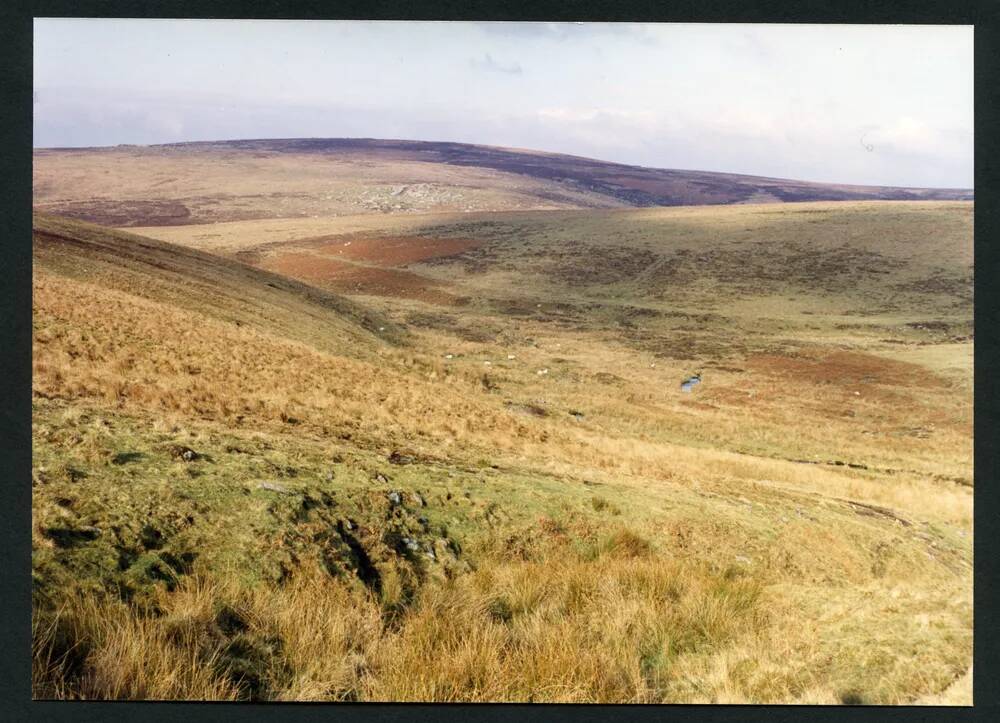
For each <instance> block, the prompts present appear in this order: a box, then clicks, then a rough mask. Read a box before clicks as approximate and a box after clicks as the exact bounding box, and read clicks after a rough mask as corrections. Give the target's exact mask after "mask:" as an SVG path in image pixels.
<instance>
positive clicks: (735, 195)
mask: <svg viewBox="0 0 1000 723" xmlns="http://www.w3.org/2000/svg"><path fill="white" fill-rule="evenodd" d="M293 159H298V160H297V161H296V162H297V163H299V165H298V166H294V165H291V164H292V162H293ZM111 162H113V166H107V165H106V164H108V163H111ZM102 164H105V165H104V166H103V167H102ZM225 164H231V165H233V166H234V167H236V166H240V168H239V169H238V170H236V171H234V173H235V175H236V176H237V177H238V179H239V181H240V183H241V184H242V185H243V186H244V187H245V186H247V185H248V184H251V185H252V184H258V187H257V188H255V189H254V191H253V193H246V194H244V195H243V196H242V197H243V198H244V199H246V202H245V203H234V204H230V205H229V206H226V208H225V209H224V210H223V209H221V208H215V209H208V208H207V206H208V205H211V204H212V203H216V202H217V201H220V199H221V195H220V192H224V193H223V194H222V195H225V196H226V199H225V200H226V202H227V203H228V201H232V200H233V199H235V198H237V197H238V196H239V194H234V193H233V192H232V191H231V189H230V188H228V186H227V184H226V183H225V179H220V181H219V182H217V183H216V184H215V186H214V188H213V189H212V192H213V193H212V194H211V195H210V194H208V193H207V192H208V190H209V189H208V188H205V186H206V184H207V181H206V179H205V173H206V169H209V170H210V171H211V173H219V172H220V170H219V169H221V168H223V167H224V166H225ZM35 165H36V175H35V203H36V206H37V207H38V208H39V209H41V210H45V211H48V212H52V213H59V214H62V215H67V216H71V217H75V218H80V219H82V220H88V221H94V222H97V223H104V224H106V225H113V226H130V225H139V226H141V225H146V226H152V225H177V224H191V223H206V222H212V221H220V220H240V219H250V218H271V217H278V216H281V215H282V214H284V216H292V217H294V216H307V215H343V214H349V213H368V212H373V211H374V212H383V213H386V212H395V211H410V212H428V211H505V210H527V209H572V208H621V207H650V206H703V205H720V204H742V203H788V202H796V201H863V200H891V201H928V200H945V201H958V200H962V201H970V200H973V199H974V193H973V191H972V190H971V189H956V188H911V187H899V186H861V185H849V184H831V183H817V182H810V181H798V180H791V179H782V178H770V177H764V176H748V175H741V174H735V173H718V172H710V171H691V170H677V169H665V168H647V167H644V166H634V165H627V164H622V163H612V162H608V161H600V160H595V159H591V158H582V157H579V156H570V155H564V154H558V153H547V152H541V151H529V150H522V149H511V148H499V147H494V146H484V145H472V144H466V143H445V142H430V141H407V140H385V139H372V138H297V139H256V140H229V141H196V142H187V143H169V144H162V145H152V146H131V145H129V146H124V145H123V146H115V147H107V148H76V149H36V150H35ZM70 165H71V166H72V167H73V169H74V170H75V171H77V172H79V171H83V172H84V173H87V174H90V175H92V177H93V178H94V181H95V182H96V183H98V184H100V183H103V182H104V181H103V180H102V179H100V178H99V177H98V175H97V174H102V175H104V176H105V178H108V177H110V178H117V179H118V180H119V181H120V182H121V186H120V187H118V186H116V187H115V188H114V192H113V193H110V192H108V191H106V190H104V189H100V192H96V193H95V192H91V191H93V189H88V188H86V187H84V188H81V187H80V184H79V183H76V182H73V181H71V180H70V179H69V178H68V177H67V175H66V174H65V173H63V171H64V169H65V168H67V167H69V166H70ZM290 166H291V167H292V168H293V169H295V170H299V169H301V175H298V176H296V175H295V173H294V172H292V173H290V172H289V169H290ZM98 169H99V170H98ZM272 171H273V173H272ZM310 174H311V175H310ZM331 182H336V183H339V184H340V186H339V187H338V188H337V189H336V193H333V194H331V191H330V188H331V186H330V183H331ZM352 183H353V184H354V186H353V188H352V187H350V184H352ZM391 184H399V185H398V187H397V189H396V190H390V189H386V188H385V187H386V186H389V185H391ZM415 184H425V185H427V186H432V188H429V189H427V188H424V189H420V191H419V192H417V193H411V192H410V191H411V190H412V189H408V187H410V186H414V185H415ZM198 186H201V187H202V188H203V190H202V192H201V193H195V192H194V191H193V190H192V189H194V188H195V187H198ZM380 186H381V188H380ZM373 189H374V190H373ZM449 189H452V190H453V191H454V193H449V192H447V191H449ZM373 194H374V195H373ZM265 196H266V197H270V198H277V197H279V196H284V197H286V198H287V200H286V201H285V202H284V203H283V204H277V206H276V207H275V208H272V209H263V208H262V207H261V204H260V202H259V201H260V199H262V198H264V197H265ZM376 196H377V198H376ZM110 198H113V199H115V200H114V204H116V205H115V206H114V207H113V208H112V204H110V203H109V202H108V201H107V199H110ZM136 204H138V205H136ZM216 205H218V204H216ZM222 205H225V204H222ZM279 206H280V208H279ZM250 209H252V210H250Z"/></svg>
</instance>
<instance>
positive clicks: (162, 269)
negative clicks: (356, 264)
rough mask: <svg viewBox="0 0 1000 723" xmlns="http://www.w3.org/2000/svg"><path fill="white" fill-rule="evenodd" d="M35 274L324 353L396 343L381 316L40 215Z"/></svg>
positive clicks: (312, 291)
mask: <svg viewBox="0 0 1000 723" xmlns="http://www.w3.org/2000/svg"><path fill="white" fill-rule="evenodd" d="M33 248H34V261H35V268H36V270H37V271H39V272H45V273H46V274H55V275H58V276H61V277H67V278H69V279H72V280H73V281H74V282H83V283H86V284H89V285H93V286H97V287H99V288H103V289H109V290H114V291H119V292H124V293H127V294H130V295H134V296H137V297H139V298H143V299H147V300H150V301H153V302H157V303H165V304H168V305H170V306H173V307H178V308H181V309H185V310H197V311H198V312H200V313H202V314H205V315H207V316H209V317H211V318H213V319H215V320H218V321H223V322H227V323H230V324H233V325H235V326H243V325H246V326H247V327H249V328H257V329H262V330H265V331H267V332H268V333H273V334H276V335H279V336H282V337H286V338H289V339H296V340H299V341H303V342H306V343H309V344H312V345H314V346H316V347H317V348H321V349H329V350H337V351H340V352H342V353H352V354H358V353H362V352H364V351H368V352H373V351H374V350H375V349H376V348H378V347H380V346H384V345H385V344H386V343H387V342H398V340H399V335H400V330H399V329H398V327H396V326H394V325H393V324H391V323H390V322H389V321H388V320H387V319H386V318H385V317H384V316H382V315H381V314H378V313H375V312H372V311H371V310H369V309H365V308H364V307H361V306H359V305H357V304H355V303H353V302H351V301H349V300H347V299H345V298H343V297H339V296H337V295H335V294H332V293H329V292H326V291H321V290H319V289H316V288H314V287H311V286H307V285H305V284H302V283H300V282H297V281H295V280H293V279H289V278H287V277H283V276H278V275H276V274H272V273H268V272H266V271H262V270H260V269H256V268H253V267H250V266H247V265H245V264H242V263H240V262H238V261H233V260H230V259H227V258H224V257H221V256H218V255H215V254H208V253H204V252H202V251H197V250H194V249H189V248H186V247H183V246H177V245H175V244H171V243H166V242H163V241H157V240H155V239H151V238H146V237H142V236H136V235H134V234H129V233H122V232H119V231H114V230H111V229H107V228H103V227H100V226H95V225H93V224H89V223H83V222H79V221H73V220H69V219H65V218H60V217H56V216H46V215H41V214H36V215H35V218H34V223H33Z"/></svg>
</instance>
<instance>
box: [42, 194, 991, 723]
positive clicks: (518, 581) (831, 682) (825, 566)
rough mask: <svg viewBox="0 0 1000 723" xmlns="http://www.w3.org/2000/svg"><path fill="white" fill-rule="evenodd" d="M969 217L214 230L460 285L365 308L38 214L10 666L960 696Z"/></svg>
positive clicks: (250, 678) (106, 691)
mask: <svg viewBox="0 0 1000 723" xmlns="http://www.w3.org/2000/svg"><path fill="white" fill-rule="evenodd" d="M901 206H905V209H903V208H900V207H901ZM709 211H717V212H719V213H717V214H713V213H709ZM775 211H780V212H781V213H779V214H777V215H771V214H772V213H773V212H775ZM696 212H697V213H696ZM970 212H971V209H970V207H969V204H943V205H940V206H938V205H932V204H927V205H926V206H925V205H923V204H895V205H889V204H878V203H875V204H865V205H859V206H858V207H856V208H855V207H846V208H843V209H842V208H840V207H839V206H838V207H837V208H825V209H824V208H821V207H818V206H817V207H810V206H803V205H795V206H788V207H785V208H779V209H775V208H774V207H773V206H766V207H757V208H752V207H740V208H725V209H655V210H631V211H627V212H626V211H610V212H609V211H591V212H580V211H577V212H572V213H568V214H562V213H559V214H552V216H551V217H549V216H548V215H546V218H545V219H544V220H543V219H540V218H538V216H539V215H540V214H525V215H524V216H523V217H521V216H520V215H514V216H512V215H511V214H498V217H497V218H492V219H490V218H484V217H483V218H476V219H474V221H472V222H469V223H465V222H463V217H461V216H459V217H453V218H450V219H441V218H438V219H436V220H435V221H434V222H433V223H432V224H428V225H423V224H421V223H419V219H418V218H417V217H416V216H414V217H412V218H413V219H414V220H416V221H418V223H416V225H415V226H410V227H406V228H402V229H396V230H395V231H394V234H395V235H394V237H393V238H386V237H385V235H384V234H380V233H379V232H378V230H377V229H369V231H368V232H366V233H365V234H356V233H355V232H352V234H353V235H351V236H348V237H345V238H319V239H317V238H311V239H310V238H304V239H303V238H299V237H297V236H295V237H294V238H292V239H291V240H290V241H286V242H282V243H279V244H277V245H273V246H267V247H265V248H256V247H255V246H254V245H253V244H248V245H246V246H243V247H242V248H243V250H244V251H249V252H254V253H260V258H259V259H258V262H260V263H262V264H271V263H276V264H277V265H278V266H280V267H282V268H284V264H285V262H287V261H288V259H289V258H293V259H296V260H297V261H298V262H301V263H299V264H297V265H294V267H293V269H292V270H296V269H298V270H303V269H304V270H306V271H307V272H308V273H307V274H304V276H308V277H310V278H313V277H316V278H318V280H317V281H316V283H320V284H323V285H329V286H330V288H337V287H339V285H340V284H341V283H342V281H343V277H341V276H337V277H336V278H333V279H332V280H324V279H323V278H322V275H323V274H322V272H324V271H326V270H328V269H329V268H335V269H339V268H340V267H339V266H333V265H327V266H324V265H323V264H322V263H321V260H322V257H323V256H324V255H327V256H330V257H333V256H336V257H338V258H343V263H344V264H345V265H351V266H357V268H359V269H368V270H372V269H375V270H378V269H382V270H386V271H396V272H407V273H412V274H414V275H417V272H419V274H420V275H426V277H427V278H431V277H433V279H434V280H435V281H436V282H437V283H440V284H442V287H441V288H443V289H446V290H450V291H449V293H451V291H454V290H455V289H461V294H458V293H454V294H452V295H453V296H454V297H455V298H454V299H452V300H450V301H448V304H447V306H442V304H441V302H442V301H443V300H442V299H440V298H429V299H423V298H414V297H412V296H405V297H404V296H400V295H392V294H390V293H389V292H393V291H394V290H393V289H390V288H387V287H385V285H384V284H383V282H382V281H380V282H379V283H380V284H383V286H382V287H379V288H376V289H372V288H363V289H361V294H362V295H363V296H364V297H365V303H366V304H371V305H372V308H374V309H376V310H381V311H382V313H384V314H385V318H390V319H392V320H395V321H396V326H393V325H392V324H390V323H389V322H385V321H382V317H380V316H378V313H377V311H363V310H362V309H361V308H360V307H355V305H354V304H348V302H345V301H343V300H341V299H339V298H338V297H335V296H331V295H329V294H327V293H325V292H322V291H318V290H315V289H311V288H310V287H308V286H305V285H304V284H302V283H297V282H293V281H291V280H288V279H284V278H282V277H280V276H276V275H274V274H271V273H268V272H266V271H261V270H257V269H252V268H249V267H247V266H245V265H243V264H241V263H238V262H236V261H234V260H231V259H230V260H227V259H224V258H221V257H215V256H210V255H207V254H205V253H203V252H197V251H191V250H189V249H185V248H181V247H178V246H172V245H170V244H167V243H159V242H156V241H152V240H149V239H144V238H142V237H138V236H134V235H131V234H124V233H119V232H112V231H109V230H107V229H102V228H98V227H95V226H88V225H85V224H80V223H75V222H69V221H65V220H59V219H53V218H44V217H38V218H36V234H35V244H34V258H35V265H34V269H33V318H32V322H33V358H32V364H33V377H32V391H33V407H32V455H33V465H32V503H33V504H32V574H33V603H34V606H35V608H34V616H33V639H34V645H33V650H34V656H35V657H34V664H33V689H34V693H35V695H36V696H39V697H59V698H74V697H82V698H89V699H94V698H183V699H191V698H207V699H232V698H237V699H244V700H348V701H359V700H371V701H379V700H381V701H385V700H396V701H401V700H421V701H428V700H436V701H460V700H466V701H470V700H471V701H529V700H533V701H537V702H540V701H577V702H585V701H591V702H594V701H600V702H618V701H621V702H692V703H697V702H799V703H839V702H844V703H858V702H861V703H907V702H912V701H914V700H925V699H927V698H928V696H932V697H934V698H933V699H935V700H938V701H939V702H943V701H946V700H954V698H952V694H951V693H949V692H948V691H949V690H950V688H951V686H953V685H956V680H960V679H961V678H962V676H964V675H965V674H966V672H967V671H968V669H969V664H970V661H971V650H972V537H973V528H972V501H973V499H972V498H973V494H972V488H971V485H972V463H971V443H972V436H971V421H972V393H971V392H972V390H971V349H972V341H971V338H969V335H970V333H971V323H970V319H971V299H970V298H969V297H968V292H969V289H970V287H971V278H970V276H969V271H970V269H969V265H970V264H971V241H970V240H971V213H970ZM574 214H575V216H574ZM608 214H619V215H618V216H617V217H616V218H615V219H614V220H613V221H612V220H611V219H610V217H609V216H608ZM373 218H379V219H385V218H388V217H382V216H378V217H373ZM817 219H822V220H823V223H822V224H818V225H817V224H814V223H813V222H814V221H815V220H817ZM257 223H258V224H263V225H264V226H265V227H266V228H265V229H263V231H266V230H267V229H269V228H271V224H273V225H274V227H276V228H278V227H281V228H284V222H277V221H274V222H257ZM187 228H188V229H197V227H193V226H191V227H187ZM747 229H749V230H747ZM819 229H824V230H819ZM613 232H617V235H616V233H613ZM233 233H234V235H235V236H236V237H241V236H242V235H243V231H240V230H237V231H234V232H233ZM324 233H326V234H329V230H326V231H319V232H318V234H319V235H320V236H322V235H323V234H324ZM852 233H853V234H856V237H854V238H853V240H851V238H850V237H851V234H852ZM265 236H266V234H265ZM888 236H891V237H892V238H891V239H888V240H886V241H884V242H880V243H876V242H875V239H876V238H882V237H888ZM286 238H287V237H286ZM802 238H806V239H809V240H810V242H811V244H812V246H813V247H814V248H815V250H816V252H817V254H816V256H815V258H816V259H817V260H818V262H820V263H819V268H818V270H817V271H816V274H817V276H818V278H817V279H812V280H811V279H810V278H809V272H810V264H809V258H808V257H803V253H804V252H803V250H802V249H801V248H798V247H797V246H796V245H795V244H793V243H789V241H793V240H796V239H802ZM348 243H349V245H348ZM709 243H710V244H711V247H712V249H713V251H712V252H710V251H709V250H708V249H705V248H702V247H703V246H704V245H705V244H709ZM864 247H868V250H869V254H868V255H863V254H862V255H859V253H860V251H861V250H863V248H864ZM747 249H756V250H758V251H760V252H761V254H762V257H763V259H764V261H766V263H760V264H757V263H751V262H748V259H749V261H752V260H753V254H749V255H748V253H747ZM935 249H939V250H938V251H937V253H935ZM341 251H343V253H341ZM683 251H690V252H691V254H689V255H683V254H681V252H683ZM942 251H947V255H946V258H947V260H946V261H939V260H938V256H940V255H941V252H942ZM438 252H444V253H445V255H443V256H437V255H435V254H437V253H438ZM452 252H457V255H452ZM782 254H784V256H783V255H782ZM654 255H659V256H662V257H663V259H665V263H663V264H661V265H656V266H654V267H653V270H654V271H655V270H657V269H659V272H657V273H647V272H646V270H647V269H649V267H650V265H651V264H650V261H651V260H655V259H652V257H653V256H654ZM698 256H704V258H703V259H700V258H698ZM581 259H585V263H582V262H581ZM335 260H336V259H335ZM380 264H382V265H384V266H380ZM394 264H395V266H394ZM879 265H882V266H885V267H886V268H888V269H890V270H891V271H892V274H891V275H890V276H888V277H886V278H885V279H882V280H881V283H880V280H879V279H876V278H874V277H871V271H872V269H873V268H874V267H876V266H879ZM404 267H405V268H404ZM511 267H516V268H515V269H514V270H513V271H512V270H511ZM671 268H674V269H675V273H668V272H669V271H670V269H671ZM774 268H779V269H789V270H790V271H791V272H792V273H790V274H785V275H784V276H782V275H778V274H775V273H774ZM876 270H877V269H876ZM633 272H635V273H634V274H633ZM661 272H662V273H661ZM338 274H339V271H338ZM876 276H878V275H877V274H876ZM786 277H787V278H786ZM380 278H383V279H384V278H385V277H380ZM395 278H399V277H395ZM699 279H700V280H699ZM364 280H365V279H362V281H364ZM354 281H355V282H356V281H357V279H356V278H355V280H354ZM887 285H889V286H896V285H901V286H905V288H902V287H901V288H898V289H890V291H895V292H897V297H898V298H888V297H885V296H883V294H882V291H883V287H885V286H887ZM453 287H454V288H453ZM713 289H715V290H716V292H717V293H715V294H714V296H713V294H712V290H713ZM809 289H812V290H813V291H814V294H815V296H816V299H815V300H810V298H809V294H808V293H804V292H806V291H807V290H809ZM376 292H378V293H376ZM379 294H385V295H379ZM459 296H462V297H465V299H464V300H460V299H459V298H458V297H459ZM661 296H662V298H661ZM708 301H713V302H714V304H715V305H714V307H713V308H711V309H708V310H700V309H699V308H698V307H699V306H703V305H705V303H706V302H708ZM866 312H871V313H869V314H868V315H865V314H866ZM237 322H239V323H237ZM380 326H381V327H384V329H385V331H382V330H380V328H379V327H380ZM397 326H398V327H399V328H400V329H401V331H399V332H396V333H398V334H399V337H398V338H400V339H403V336H402V335H403V334H405V335H406V336H405V344H398V345H395V344H392V343H382V342H380V340H379V339H380V338H381V337H382V336H383V334H388V333H390V332H395V330H396V328H397ZM404 327H405V328H404ZM373 330H374V331H373ZM699 369H700V370H702V371H703V382H702V384H701V385H700V386H699V387H697V388H696V389H695V390H694V391H693V392H692V393H690V394H685V393H682V392H680V390H679V389H678V381H679V380H680V379H682V378H684V376H685V375H688V374H690V373H692V372H694V371H696V370H699ZM956 687H957V688H959V689H960V690H959V691H958V692H959V697H958V700H963V701H964V700H966V698H964V697H962V695H961V690H964V689H963V688H962V686H961V684H960V683H959V684H957V686H956Z"/></svg>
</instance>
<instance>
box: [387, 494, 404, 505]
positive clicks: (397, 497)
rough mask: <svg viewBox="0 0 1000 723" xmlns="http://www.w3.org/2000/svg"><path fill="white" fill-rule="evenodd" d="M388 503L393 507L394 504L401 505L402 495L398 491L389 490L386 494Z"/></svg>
mask: <svg viewBox="0 0 1000 723" xmlns="http://www.w3.org/2000/svg"><path fill="white" fill-rule="evenodd" d="M388 498H389V503H390V504H391V505H392V506H393V507H395V506H396V505H401V504H402V503H403V496H402V495H401V494H399V492H390V493H389V494H388Z"/></svg>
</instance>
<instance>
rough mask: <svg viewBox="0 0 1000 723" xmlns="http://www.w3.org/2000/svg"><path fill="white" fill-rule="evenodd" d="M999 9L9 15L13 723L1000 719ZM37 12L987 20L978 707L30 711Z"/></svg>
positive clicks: (981, 69)
mask: <svg viewBox="0 0 1000 723" xmlns="http://www.w3.org/2000/svg"><path fill="white" fill-rule="evenodd" d="M998 11H1000V3H998V2H996V1H995V0H952V1H951V2H948V1H944V0H909V1H908V2H901V1H899V0H895V1H894V0H868V1H865V0H797V1H795V0H756V1H754V0H750V1H747V2H741V1H740V0H684V1H675V2H651V1H649V0H646V1H636V0H619V1H618V2H612V1H610V0H604V1H602V2H571V1H569V0H563V1H562V2H556V1H553V0H536V1H535V2H530V3H529V2H524V3H518V2H495V1H494V2H489V1H487V0H465V1H461V0H425V1H424V2H421V3H420V4H416V3H412V2H403V1H401V0H375V1H372V0H368V1H364V0H353V1H351V2H344V1H339V2H317V1H315V0H314V1H312V2H305V1H302V2H289V1H285V2H277V1H274V0H272V1H270V2H269V1H266V0H257V1H256V2H253V1H247V0H243V1H225V0H215V1H213V2H193V1H190V0H172V1H169V2H137V1H136V0H132V1H127V0H118V1H104V2H98V1H94V0H89V1H83V2H81V1H78V2H72V1H69V0H63V1H59V0H49V1H43V0H39V1H37V2H12V3H7V4H5V5H3V6H2V7H0V59H2V64H0V68H2V69H3V70H2V71H0V91H2V98H0V100H2V106H0V109H2V110H0V149H2V151H0V169H2V171H3V173H0V185H2V194H0V199H3V202H2V204H0V208H2V209H3V212H2V215H0V219H2V226H0V230H2V236H0V278H2V279H3V287H2V288H3V290H4V291H5V293H2V294H0V321H2V325H0V333H2V336H0V340H2V344H3V352H2V353H0V465H2V466H0V471H2V472H3V476H2V477H0V490H2V495H3V499H2V506H0V509H2V510H3V511H4V512H5V514H4V516H3V518H2V520H0V522H2V524H0V610H2V612H3V613H4V614H3V618H2V624H0V719H5V720H12V721H21V720H38V721H45V720H74V721H99V720H110V719H123V720H151V721H153V720H163V721H174V720H184V721H197V720H237V719H239V720H242V719H251V720H255V719H258V718H260V719H267V720H269V721H285V720H309V721H311V720H327V719H329V718H331V717H336V718H337V719H338V720H369V719H370V720H379V721H397V720H398V721H403V720H407V721H408V720H429V721H430V720H435V721H436V720H448V719H454V720H465V719H474V720H512V719H517V720H529V721H535V720H538V721H542V720H545V721H548V720H559V719H573V720H583V721H604V720H608V719H615V718H619V717H621V718H629V719H637V720H642V719H645V720H662V719H683V720H712V721H750V720H769V721H786V720H787V721H797V720H821V721H827V720H828V721H852V720H880V721H881V720H885V721H897V720H907V721H909V720H913V721H944V720H1000V706H998V696H997V685H996V684H995V683H994V682H993V681H994V680H995V679H996V678H997V676H998V675H1000V668H998V666H997V651H998V648H1000V645H998V637H1000V636H998V632H1000V625H998V619H1000V615H998V613H997V611H996V604H997V595H996V592H997V588H996V581H997V579H998V576H1000V565H998V557H997V552H998V551H997V546H996V543H997V531H998V525H1000V504H998V498H997V493H996V491H995V489H996V482H997V476H998V475H997V471H998V470H997V438H998V436H1000V424H998V407H997V398H998V395H997V391H998V382H997V381H994V379H993V376H994V375H993V373H992V370H993V369H994V368H995V367H996V365H997V363H998V362H1000V353H998V344H997V328H998V325H1000V314H998V304H997V299H998V291H997V284H996V283H994V279H996V277H997V273H998V271H1000V265H998V256H1000V233H998V230H1000V229H998V219H997V210H996V209H997V207H998V201H1000V199H998V197H997V195H998V194H997V190H998V186H1000V147H998V144H997V127H998V126H997V115H998V111H1000V80H998V74H997V65H998V61H1000V39H998V29H1000V26H998V19H1000V12H998ZM33 17H137V18H155V17H163V18H182V17H192V18H196V17H203V18H244V17H245V18H253V17H256V18H315V19H322V18H331V19H332V18H337V19H385V20H390V19H391V20H549V21H560V20H561V21H619V22H621V21H636V22H638V21H642V22H772V23H773V22H783V23H859V24H870V23H893V24H896V23H900V24H974V25H975V26H976V31H975V43H976V49H975V63H976V125H975V132H976V151H975V156H976V175H975V183H976V212H975V223H976V284H975V293H976V311H975V315H976V331H977V338H976V350H975V362H976V370H975V383H976V412H975V434H976V446H975V477H976V490H977V491H976V510H975V523H976V554H975V557H976V573H975V586H976V588H975V594H976V620H975V645H976V647H975V684H974V685H975V700H976V705H975V707H974V708H916V707H902V708H879V707H856V708H844V707H836V708H833V707H829V708H828V707H792V706H576V705H566V706H538V705H536V706H522V705H451V706H433V705H425V704H420V705H402V704H388V705H380V704H366V705H356V704H341V705H320V704H305V703H297V704H260V705H258V704H209V703H54V702H31V701H30V629H29V627H30V626H29V624H28V620H29V615H30V607H29V606H30V570H29V559H30V535H29V524H30V506H31V487H30V464H31V456H30V414H31V411H30V410H31V395H30V385H31V368H30V357H31V336H30V334H31V284H30V270H31V242H30V239H31V217H30V207H31V26H32V18H33Z"/></svg>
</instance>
